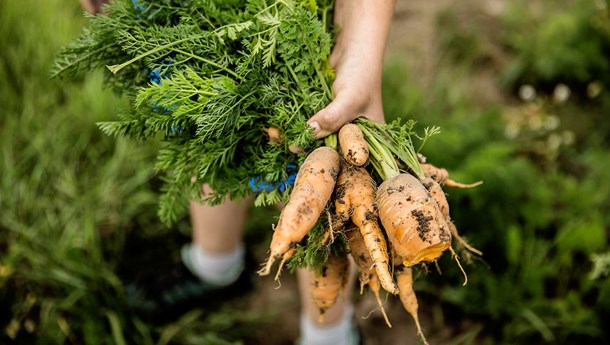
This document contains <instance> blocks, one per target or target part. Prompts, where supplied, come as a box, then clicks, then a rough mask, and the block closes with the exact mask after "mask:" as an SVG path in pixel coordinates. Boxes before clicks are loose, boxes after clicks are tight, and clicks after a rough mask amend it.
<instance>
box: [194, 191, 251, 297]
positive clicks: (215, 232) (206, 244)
mask: <svg viewBox="0 0 610 345" xmlns="http://www.w3.org/2000/svg"><path fill="white" fill-rule="evenodd" d="M209 192H210V188H209V187H208V186H205V187H204V193H209ZM249 201H250V200H240V201H232V200H229V198H226V199H225V201H224V202H223V203H222V204H220V205H215V206H210V205H204V204H201V203H199V202H198V201H191V203H190V216H191V226H192V230H193V239H192V244H191V246H190V247H189V249H188V255H187V256H188V257H187V259H186V261H187V262H186V264H187V266H189V268H191V269H192V270H193V271H194V273H195V274H196V275H197V276H198V277H199V278H200V279H201V280H203V281H207V282H210V283H216V284H219V285H225V284H228V283H231V282H232V281H231V280H233V279H237V276H239V273H241V270H243V265H244V244H243V239H242V237H243V231H244V226H245V221H246V218H247V216H248V210H249V206H250V202H249Z"/></svg>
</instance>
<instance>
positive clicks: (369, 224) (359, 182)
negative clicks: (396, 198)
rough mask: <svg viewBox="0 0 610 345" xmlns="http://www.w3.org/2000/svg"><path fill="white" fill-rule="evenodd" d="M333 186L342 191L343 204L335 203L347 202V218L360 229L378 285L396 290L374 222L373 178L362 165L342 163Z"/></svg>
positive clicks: (380, 237)
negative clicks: (348, 215)
mask: <svg viewBox="0 0 610 345" xmlns="http://www.w3.org/2000/svg"><path fill="white" fill-rule="evenodd" d="M336 189H337V190H338V192H337V194H339V195H343V198H342V199H341V200H342V202H343V203H344V204H342V203H341V202H339V201H337V200H338V199H337V200H336V201H335V207H336V208H337V207H341V208H344V207H345V206H346V204H347V205H349V210H348V211H349V214H350V219H351V220H352V222H353V223H354V224H355V225H356V226H358V228H359V229H360V233H361V234H362V237H363V239H364V243H365V246H366V248H367V250H368V252H369V254H370V256H371V259H372V260H373V264H374V266H375V270H376V272H377V275H378V276H379V280H380V282H381V286H382V287H383V288H384V289H385V290H386V291H388V292H390V293H392V294H396V293H398V290H397V287H396V284H395V283H394V280H393V279H392V275H391V273H390V271H389V258H388V250H387V242H386V239H385V237H384V235H383V231H382V230H381V228H380V226H379V223H378V213H377V209H376V207H375V205H376V203H375V191H376V184H375V181H374V180H373V178H372V177H371V176H370V174H369V173H368V172H367V171H366V169H364V168H361V167H355V166H351V165H349V164H342V165H341V173H340V174H339V177H338V178H337V188H336Z"/></svg>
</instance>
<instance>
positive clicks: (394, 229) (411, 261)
mask: <svg viewBox="0 0 610 345" xmlns="http://www.w3.org/2000/svg"><path fill="white" fill-rule="evenodd" d="M377 205H378V207H379V218H380V219H381V222H382V224H383V227H384V228H385V230H386V234H387V235H388V238H389V239H390V241H391V242H392V245H393V247H394V249H395V250H396V252H397V253H398V254H399V255H400V256H401V257H402V259H403V260H404V261H403V264H404V265H406V266H407V267H410V266H413V265H415V264H418V263H420V262H424V261H434V260H436V259H438V257H439V256H440V255H441V254H442V253H443V252H444V251H445V250H446V249H447V248H449V246H450V245H451V233H450V232H449V225H448V224H447V221H446V220H445V217H444V216H443V214H442V212H441V211H440V209H439V207H438V205H437V204H436V202H435V201H434V199H433V198H432V197H431V196H430V194H429V193H428V191H427V190H426V188H425V187H424V186H423V185H422V184H421V182H420V181H419V180H418V179H417V178H415V177H414V176H412V175H410V174H398V175H396V176H394V177H392V178H390V179H388V180H386V181H384V182H383V183H382V184H381V185H380V186H379V189H378V190H377Z"/></svg>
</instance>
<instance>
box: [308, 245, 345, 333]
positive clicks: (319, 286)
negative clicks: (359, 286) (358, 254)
mask: <svg viewBox="0 0 610 345" xmlns="http://www.w3.org/2000/svg"><path fill="white" fill-rule="evenodd" d="M310 274H311V277H312V279H311V298H312V300H313V302H314V304H315V305H316V307H318V310H319V312H320V320H319V321H320V322H322V321H323V320H324V313H325V312H326V311H327V310H328V309H330V308H331V307H332V306H333V305H335V303H336V302H337V298H338V297H339V294H340V292H341V291H342V290H343V289H344V288H345V285H346V284H347V280H348V277H349V260H348V258H347V255H332V254H331V255H330V256H329V257H328V260H327V261H326V263H325V264H324V266H323V267H322V271H321V272H317V271H314V270H310Z"/></svg>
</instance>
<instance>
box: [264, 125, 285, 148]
mask: <svg viewBox="0 0 610 345" xmlns="http://www.w3.org/2000/svg"><path fill="white" fill-rule="evenodd" d="M263 131H264V132H265V134H267V137H268V138H269V143H270V144H279V143H281V142H282V141H283V140H284V135H283V134H282V132H280V129H279V128H277V127H267V128H263Z"/></svg>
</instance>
